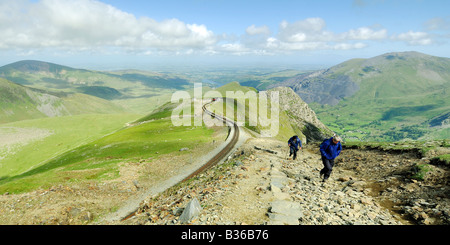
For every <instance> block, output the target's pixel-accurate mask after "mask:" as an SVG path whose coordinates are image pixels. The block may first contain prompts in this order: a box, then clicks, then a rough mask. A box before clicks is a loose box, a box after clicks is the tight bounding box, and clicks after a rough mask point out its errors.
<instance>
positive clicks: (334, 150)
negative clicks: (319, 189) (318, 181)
mask: <svg viewBox="0 0 450 245" xmlns="http://www.w3.org/2000/svg"><path fill="white" fill-rule="evenodd" d="M341 151H342V145H341V138H340V137H339V136H336V135H334V136H333V137H331V138H329V139H326V140H324V141H323V142H322V144H320V153H321V154H322V163H323V166H324V167H323V169H322V170H320V177H321V178H322V176H323V179H322V182H325V181H326V180H327V179H328V178H329V177H330V175H331V171H332V170H333V166H334V159H335V158H336V157H337V156H339V154H340V153H341Z"/></svg>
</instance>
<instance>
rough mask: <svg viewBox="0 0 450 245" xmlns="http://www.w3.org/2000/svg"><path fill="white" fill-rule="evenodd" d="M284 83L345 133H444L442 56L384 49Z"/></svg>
mask: <svg viewBox="0 0 450 245" xmlns="http://www.w3.org/2000/svg"><path fill="white" fill-rule="evenodd" d="M284 85H286V86H289V87H292V88H293V89H294V91H296V92H297V93H298V94H299V95H300V97H302V98H303V99H304V100H305V101H306V102H308V103H309V104H310V106H311V107H312V108H313V109H314V110H315V111H316V113H317V115H318V117H319V119H320V120H321V121H322V122H324V123H325V124H326V125H327V126H329V127H330V128H331V129H332V130H334V131H336V132H338V133H340V134H342V135H344V136H346V137H347V138H349V139H358V140H388V141H396V140H402V139H408V138H409V139H426V138H434V139H442V138H448V136H449V133H450V132H449V130H450V129H449V127H448V126H447V125H448V123H446V120H447V119H448V112H449V111H450V100H449V99H448V98H449V97H450V96H449V95H450V59H448V58H440V57H434V56H429V55H425V54H421V53H417V52H404V53H389V54H384V55H381V56H377V57H374V58H371V59H353V60H350V61H347V62H344V63H342V64H339V65H337V66H334V67H331V68H330V69H327V70H325V71H320V72H316V73H315V74H309V75H308V76H302V77H296V78H293V79H291V80H290V81H286V82H285V83H284Z"/></svg>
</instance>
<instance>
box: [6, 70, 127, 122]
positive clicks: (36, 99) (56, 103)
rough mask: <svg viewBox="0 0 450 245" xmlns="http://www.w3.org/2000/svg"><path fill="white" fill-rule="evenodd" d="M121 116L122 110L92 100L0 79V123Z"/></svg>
mask: <svg viewBox="0 0 450 245" xmlns="http://www.w3.org/2000/svg"><path fill="white" fill-rule="evenodd" d="M124 112H125V110H124V109H123V108H122V107H120V106H117V105H115V104H113V103H111V102H109V101H107V100H103V99H100V98H97V97H94V96H89V95H85V94H77V93H73V94H66V93H53V92H47V91H43V90H38V89H33V88H29V87H26V86H22V85H18V84H15V83H13V82H10V81H8V80H6V79H3V78H0V123H6V122H14V121H20V120H26V119H36V118H43V117H57V116H67V115H78V114H92V113H96V114H112V113H124Z"/></svg>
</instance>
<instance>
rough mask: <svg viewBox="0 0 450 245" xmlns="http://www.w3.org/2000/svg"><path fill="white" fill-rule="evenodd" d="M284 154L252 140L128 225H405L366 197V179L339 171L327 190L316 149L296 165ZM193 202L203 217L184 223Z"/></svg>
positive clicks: (150, 203)
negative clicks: (322, 180) (222, 163)
mask: <svg viewBox="0 0 450 245" xmlns="http://www.w3.org/2000/svg"><path fill="white" fill-rule="evenodd" d="M255 146H257V148H255ZM284 148H285V147H284V144H283V142H279V141H274V140H268V139H258V138H252V139H250V140H249V141H248V142H246V144H244V145H243V146H242V147H241V148H239V149H238V150H237V151H236V152H235V154H234V156H233V157H231V158H230V159H229V160H228V161H227V162H225V164H224V165H220V166H217V167H215V168H213V169H210V170H208V171H206V172H205V173H203V174H201V176H199V178H197V179H195V180H192V182H191V183H189V184H185V185H182V186H179V187H177V188H174V189H173V190H171V191H170V192H167V193H162V194H161V195H160V196H158V197H155V198H153V199H151V200H147V201H146V202H145V205H143V207H142V208H141V211H140V212H139V214H138V215H137V216H136V217H135V219H132V220H129V221H127V222H126V224H159V225H161V224H163V225H167V224H181V223H184V224H194V225H243V224H249V225H344V224H355V225H358V224H364V225H375V224H383V225H389V224H402V223H401V221H400V219H397V217H396V216H394V215H393V214H391V213H390V212H389V210H387V209H385V208H383V207H381V206H380V205H379V204H378V203H377V202H375V200H373V199H372V197H370V195H368V194H369V191H368V190H367V189H366V188H365V187H364V186H365V185H366V183H365V182H364V180H363V179H358V178H357V177H356V176H354V175H352V174H353V173H352V172H348V171H345V170H343V169H340V168H339V166H336V168H335V169H334V171H333V173H332V175H331V177H330V179H329V181H328V182H327V183H325V184H323V183H322V182H321V179H320V177H319V171H320V169H321V168H322V163H321V161H320V159H319V158H320V155H319V154H318V152H316V151H315V149H307V150H303V151H302V152H300V154H299V157H298V159H297V160H296V161H293V160H287V159H285V157H286V155H285V154H286V153H285V149H284ZM264 149H269V150H271V152H268V151H265V150H264ZM194 198H196V199H198V201H199V204H200V205H201V207H202V211H201V212H200V213H199V214H198V215H197V216H196V217H192V218H191V219H190V221H185V220H184V221H183V222H181V218H180V216H181V214H182V211H183V210H184V209H185V208H186V207H187V206H188V204H189V202H191V201H192V200H194Z"/></svg>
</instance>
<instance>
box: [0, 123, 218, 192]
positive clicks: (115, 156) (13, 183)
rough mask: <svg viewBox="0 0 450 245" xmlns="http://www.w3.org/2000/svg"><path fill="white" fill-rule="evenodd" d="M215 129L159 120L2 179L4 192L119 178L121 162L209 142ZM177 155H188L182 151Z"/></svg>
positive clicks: (124, 131)
mask: <svg viewBox="0 0 450 245" xmlns="http://www.w3.org/2000/svg"><path fill="white" fill-rule="evenodd" d="M213 132H214V130H212V129H208V128H206V127H204V126H203V127H184V126H181V127H175V126H172V123H171V121H170V119H162V120H156V121H153V122H150V123H145V124H141V125H139V126H135V127H131V128H126V129H123V130H119V131H117V132H116V133H113V134H110V135H108V136H105V137H103V138H100V139H97V140H95V141H92V142H90V143H86V144H84V145H82V146H79V147H77V148H75V149H71V150H68V151H66V152H65V153H63V154H61V155H59V156H57V157H56V158H54V159H51V160H49V161H47V162H45V163H44V164H42V165H40V166H38V167H36V168H33V169H31V170H29V171H26V172H23V173H21V174H17V175H11V176H6V177H3V178H2V179H1V180H0V193H4V192H10V193H20V192H26V191H31V190H34V189H37V188H45V187H49V186H52V185H54V184H57V183H58V184H60V183H64V182H66V181H72V182H73V181H77V180H86V179H93V180H99V179H104V178H114V177H117V171H118V170H117V163H120V162H123V161H139V160H140V159H150V158H157V157H158V156H160V155H163V154H169V153H174V152H178V151H179V150H180V149H181V148H183V147H192V146H193V145H198V144H203V143H206V142H208V141H209V139H210V137H211V135H212V134H213ZM177 154H187V153H185V152H179V153H177Z"/></svg>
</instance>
